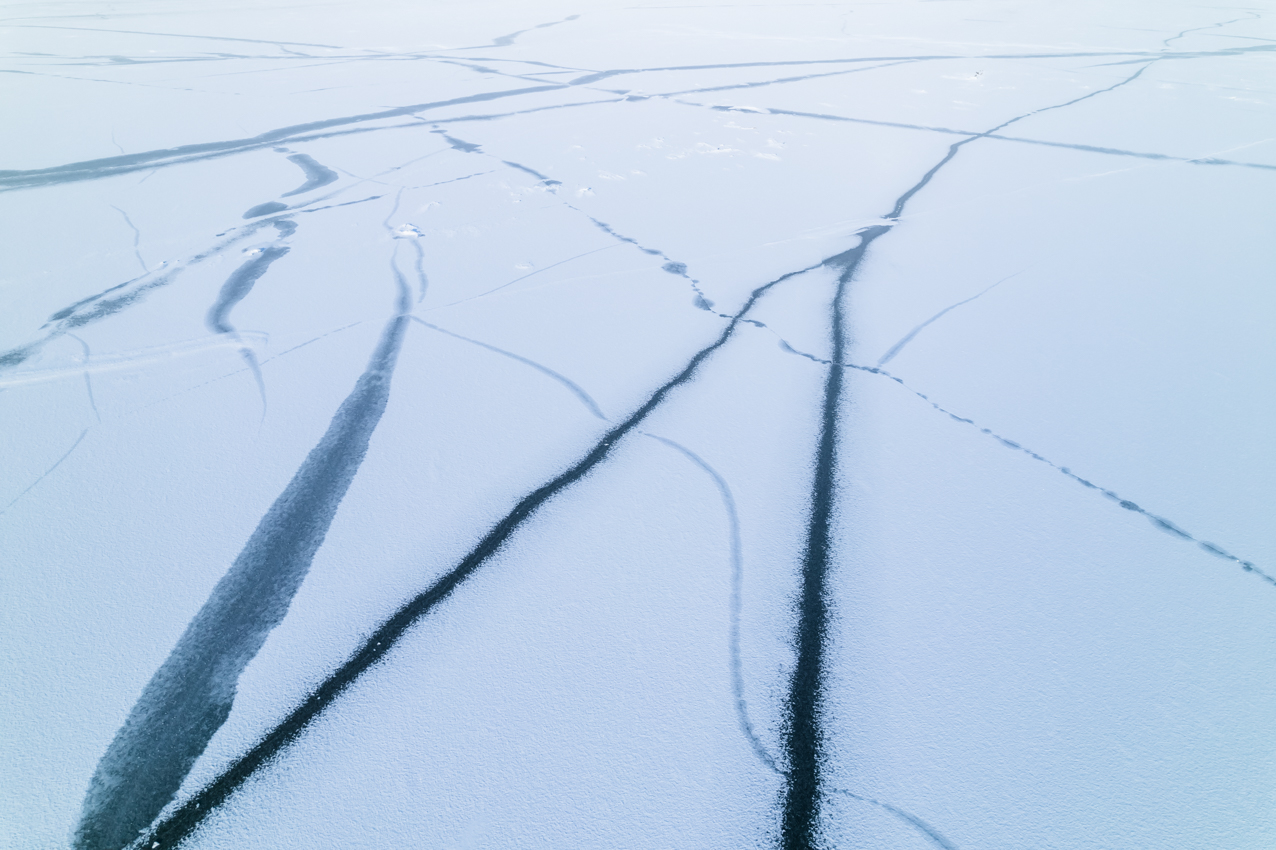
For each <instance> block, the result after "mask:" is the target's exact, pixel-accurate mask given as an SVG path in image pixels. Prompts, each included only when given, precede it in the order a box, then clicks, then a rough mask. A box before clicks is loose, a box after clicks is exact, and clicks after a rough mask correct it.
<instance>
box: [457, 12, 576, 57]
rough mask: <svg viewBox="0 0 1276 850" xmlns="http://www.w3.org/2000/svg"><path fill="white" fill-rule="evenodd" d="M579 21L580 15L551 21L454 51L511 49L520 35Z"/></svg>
mask: <svg viewBox="0 0 1276 850" xmlns="http://www.w3.org/2000/svg"><path fill="white" fill-rule="evenodd" d="M579 19H580V15H568V16H567V17H565V18H563V19H562V20H561V21H549V22H548V23H544V24H537V25H536V26H534V27H528V28H527V29H525V30H519V31H518V32H512V33H510V34H509V35H502V36H498V37H497V38H495V39H493V40H492V42H491V43H490V44H479V45H476V46H474V47H456V48H453V49H454V50H483V49H484V48H488V47H509V46H510V45H512V44H513V43H514V42H515V41H516V40H517V39H518V37H519V36H520V35H525V34H527V33H529V32H533V31H535V30H543V29H548V28H549V27H556V26H558V25H559V24H565V23H568V22H570V21H575V20H579Z"/></svg>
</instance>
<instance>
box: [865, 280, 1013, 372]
mask: <svg viewBox="0 0 1276 850" xmlns="http://www.w3.org/2000/svg"><path fill="white" fill-rule="evenodd" d="M1021 274H1023V271H1022V270H1021V271H1017V272H1015V273H1014V274H1012V275H1007V276H1006V277H1003V278H1002V279H1001V280H999V281H997V282H996V283H994V284H993V285H992V286H989V287H987V288H985V289H983V290H981V291H980V292H977V293H975V294H974V295H972V296H970V297H969V298H967V299H965V300H963V301H958V302H957V303H956V304H950V305H948V306H947V307H945V308H944V309H942V310H940V311H939V312H938V313H936V314H935V315H933V316H931V317H930V318H929V319H927V320H926V321H924V322H922V323H921V324H920V325H918V326H917V327H915V328H913V329H912V330H911V331H909V332H908V333H906V334H904V336H903V337H902V338H901V339H900V341H899V342H897V343H895V344H894V345H892V346H891V347H890V348H889V349H888V350H887V352H886V353H885V354H883V355H882V358H881V359H880V360H878V361H877V365H878V366H885V365H886V364H887V363H889V362H891V360H893V359H895V355H897V354H899V353H900V352H901V351H903V349H904V346H906V345H908V344H909V343H910V342H912V341H913V338H914V337H916V336H917V335H918V334H919V333H921V332H922V331H924V330H926V328H928V327H930V326H931V325H932V324H934V323H935V322H936V321H938V320H939V319H942V318H943V317H944V316H946V315H948V313H950V312H952V311H953V310H956V309H957V308H958V307H961V306H963V305H965V304H969V303H970V302H971V301H974V300H976V299H978V298H982V297H983V296H984V295H986V294H987V293H989V292H991V291H992V290H994V289H996V288H997V287H998V286H1001V285H1002V284H1003V283H1005V282H1006V281H1008V280H1010V279H1011V278H1012V277H1016V276H1018V275H1021Z"/></svg>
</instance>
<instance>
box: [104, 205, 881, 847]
mask: <svg viewBox="0 0 1276 850" xmlns="http://www.w3.org/2000/svg"><path fill="white" fill-rule="evenodd" d="M881 229H882V230H883V231H884V230H885V229H886V228H881ZM822 265H824V263H820V264H816V265H814V266H810V267H808V268H805V269H801V270H799V271H794V272H790V273H788V274H785V275H783V276H781V277H779V278H777V279H775V280H773V281H771V282H770V283H767V284H765V285H763V286H761V287H759V288H757V289H755V290H754V291H753V292H752V293H751V294H750V296H749V298H748V300H747V301H746V302H745V303H744V306H742V307H741V308H740V310H739V311H738V312H737V313H736V314H735V316H734V317H733V318H732V319H731V321H730V322H729V323H728V325H727V327H726V328H725V329H724V330H723V331H722V333H721V334H720V335H719V336H718V338H717V339H716V340H715V341H714V342H712V343H711V344H710V345H708V346H706V347H705V348H702V349H700V351H698V352H697V353H696V354H695V355H694V356H693V357H692V358H691V359H690V360H689V361H688V362H687V364H686V366H684V367H683V369H682V370H681V371H679V372H678V373H677V374H676V375H675V376H674V377H673V378H671V379H669V380H668V381H667V382H665V383H664V384H663V385H661V386H660V387H659V388H658V389H657V390H656V391H655V392H653V393H652V394H651V395H650V396H649V397H648V398H647V400H646V401H645V402H644V403H643V404H642V405H641V406H640V407H639V408H638V409H637V410H636V411H634V413H632V414H631V415H630V416H629V417H628V418H627V419H625V420H624V421H623V422H621V423H620V424H618V425H616V426H615V427H613V428H612V429H611V430H609V431H607V432H606V433H605V434H604V435H603V437H602V438H601V439H600V440H599V441H598V442H597V443H595V444H594V446H593V447H592V448H591V449H590V450H589V451H588V452H587V453H586V454H585V455H584V457H582V458H581V459H580V460H579V461H577V462H576V463H575V464H574V465H572V466H571V467H569V468H568V469H567V470H566V471H564V472H562V473H560V474H559V475H558V476H556V477H555V478H553V479H551V480H550V481H548V482H546V483H545V484H543V485H541V486H540V487H538V488H536V489H535V490H533V491H532V492H531V493H529V494H528V495H526V496H524V497H523V498H522V499H521V500H520V501H519V502H518V503H517V504H516V505H515V506H514V508H513V510H511V511H510V512H509V513H508V514H506V516H505V517H504V518H502V519H501V520H500V521H499V522H497V523H496V525H495V526H493V527H492V529H491V530H489V531H488V532H487V534H486V535H484V536H483V537H482V538H481V539H480V540H479V542H478V543H477V544H476V545H475V547H474V548H473V549H472V550H471V551H470V553H469V554H468V555H466V556H465V557H464V558H463V559H462V560H461V561H460V563H458V564H457V565H456V566H455V567H453V568H452V569H451V570H450V571H449V572H447V573H446V574H444V575H443V577H441V578H440V579H439V580H438V581H436V582H435V583H434V584H433V585H432V586H430V587H429V588H428V589H426V590H424V591H423V592H421V593H420V594H418V595H417V596H415V597H413V598H412V599H410V600H408V602H406V603H405V604H404V605H403V606H402V607H400V608H399V610H398V611H396V612H395V613H394V614H393V615H392V616H391V617H390V618H389V619H388V620H386V621H385V622H384V623H382V624H381V625H380V626H379V627H378V628H377V629H376V630H375V631H374V632H373V633H372V634H371V635H370V636H369V637H368V638H366V639H365V640H364V642H363V643H362V644H361V645H360V647H359V648H358V649H357V650H356V651H355V653H354V654H353V655H352V656H351V657H350V658H349V659H347V660H346V661H345V662H344V663H343V664H342V665H341V666H340V667H338V668H337V669H336V670H335V671H334V672H333V673H331V674H330V675H329V676H328V677H327V678H326V679H325V680H324V681H323V682H322V683H320V684H319V686H318V687H316V688H315V689H314V690H313V691H311V693H310V694H309V696H307V697H306V699H305V700H304V701H303V702H302V703H301V704H300V705H298V706H297V707H296V708H294V709H293V710H292V712H290V713H289V714H288V716H287V717H286V718H284V720H283V721H282V722H281V723H279V725H277V726H276V727H275V728H274V729H272V730H271V731H270V732H268V733H267V734H266V735H265V736H264V737H263V738H262V739H261V740H260V741H258V742H257V744H256V745H254V746H253V747H252V749H250V750H249V751H248V752H247V753H245V754H244V755H243V756H241V757H240V758H239V759H238V760H237V761H235V762H234V763H233V764H231V765H230V767H228V768H227V769H226V770H225V771H224V772H223V773H222V774H221V775H219V776H218V777H217V778H216V779H215V780H213V781H212V782H211V783H210V784H208V785H207V786H205V787H204V788H203V789H202V790H201V791H199V792H198V793H197V794H195V795H194V796H192V797H191V798H190V799H188V800H187V801H186V802H185V803H183V804H182V805H181V806H180V807H178V808H177V809H176V810H175V811H173V812H172V814H170V815H169V816H168V817H166V818H165V819H164V820H162V821H160V822H159V823H158V824H156V825H155V827H154V828H153V829H152V830H150V831H149V832H148V833H147V841H146V843H147V844H148V845H150V844H153V843H154V842H158V843H159V846H160V847H172V846H174V845H176V844H177V843H179V842H181V841H183V840H184V839H186V838H187V837H188V836H189V835H190V834H191V833H193V832H194V831H195V829H197V828H198V827H199V825H200V823H202V822H203V820H204V818H205V817H207V816H208V814H209V813H210V812H212V811H213V810H215V809H216V808H217V807H219V806H221V805H222V804H223V803H225V802H226V800H227V799H229V798H230V796H231V795H232V794H234V793H235V791H236V789H238V788H239V787H240V786H241V785H242V784H243V783H244V782H245V781H246V780H247V779H248V778H249V777H251V776H252V775H253V774H254V773H256V772H257V771H258V770H259V769H260V768H262V767H263V766H265V765H267V764H269V763H270V762H271V761H272V760H273V759H275V758H276V757H277V756H278V755H279V754H280V753H281V752H282V751H283V750H284V749H286V748H287V747H288V746H289V745H291V744H292V743H293V742H294V741H295V740H296V739H297V738H298V737H299V736H300V735H301V733H302V732H303V731H304V730H305V729H306V727H307V726H309V725H310V723H311V722H312V721H313V720H314V719H315V718H316V717H318V716H319V715H320V714H321V713H322V712H323V711H324V710H325V709H326V708H327V707H328V706H329V705H331V704H332V703H333V702H334V701H335V700H336V699H337V698H338V697H340V696H341V694H342V693H343V692H344V691H345V690H346V689H347V688H348V687H350V686H351V685H352V684H353V683H354V682H355V681H356V680H357V679H358V678H359V677H360V676H362V675H363V673H365V672H366V671H367V670H368V669H369V668H371V667H372V666H373V665H375V664H377V663H379V662H380V661H382V660H383V659H384V658H385V656H386V654H387V653H388V652H389V651H390V649H391V648H392V647H393V646H394V645H395V644H397V643H398V642H399V640H401V639H402V638H403V636H404V635H405V634H406V633H407V631H408V630H409V629H410V628H411V627H412V626H413V624H415V623H416V622H417V621H418V620H420V619H421V618H422V617H424V616H426V615H427V614H428V613H429V612H430V611H431V610H432V609H433V608H434V607H435V606H436V605H438V604H439V603H440V602H442V601H443V600H444V599H446V598H448V596H450V595H451V593H452V591H454V590H455V589H456V588H457V587H458V586H459V585H460V584H461V583H462V582H464V581H465V580H466V579H467V578H469V577H470V576H471V575H473V574H474V573H475V571H477V570H478V569H479V568H480V567H481V566H482V565H483V564H484V563H485V562H486V561H487V560H488V559H489V558H491V556H492V555H494V554H495V553H496V552H497V551H498V550H499V549H500V548H501V547H502V546H503V545H504V544H505V543H506V541H507V540H508V539H509V538H510V537H511V536H512V535H513V534H514V532H515V531H517V530H518V528H519V527H520V526H521V525H522V524H523V523H524V522H526V521H527V520H528V519H529V518H530V517H531V516H532V515H533V514H534V513H535V512H536V511H537V510H538V509H539V508H540V507H541V506H543V505H544V504H545V503H546V502H548V501H549V500H550V499H552V498H553V497H555V496H556V495H558V494H559V493H561V492H562V491H564V490H566V489H567V488H569V487H570V486H571V485H573V484H575V483H576V482H577V481H579V480H581V479H582V478H584V477H585V476H586V475H587V474H589V473H590V472H591V471H592V470H593V469H594V468H595V467H597V466H598V465H599V464H601V463H602V462H603V461H604V460H605V459H606V458H607V457H608V456H609V455H610V454H611V452H612V449H614V448H615V445H616V443H617V442H619V441H620V440H621V439H622V438H624V437H625V436H626V435H628V434H629V433H630V432H631V431H633V430H634V429H635V428H637V426H638V425H639V424H640V423H641V422H642V421H643V420H644V419H646V418H647V416H649V415H650V414H651V413H652V411H654V410H655V409H656V408H658V407H659V406H660V405H661V404H663V403H664V401H665V400H666V398H667V397H668V396H669V395H670V394H671V393H672V392H673V391H674V390H675V389H677V388H678V387H680V386H682V385H684V384H687V383H689V382H690V381H691V380H692V379H693V378H694V377H695V375H696V373H697V372H698V371H699V369H700V366H701V365H702V364H703V363H704V362H705V361H706V360H708V359H709V358H710V357H711V356H712V355H713V354H714V352H716V351H717V350H718V349H720V348H721V347H722V346H724V345H725V344H726V343H727V341H728V340H729V339H731V337H732V336H733V335H734V333H735V331H736V329H737V328H738V327H739V325H740V323H741V321H742V320H743V319H744V316H745V315H746V314H747V313H748V312H749V311H750V310H752V309H753V307H754V305H755V304H756V303H757V302H758V300H759V299H760V298H762V296H763V295H765V294H766V293H767V292H768V291H769V290H770V289H771V288H772V287H775V286H777V285H779V284H780V283H783V282H784V281H786V280H789V279H791V278H794V277H797V276H798V275H801V274H804V273H806V272H809V271H812V270H814V269H817V268H820V266H822ZM118 846H119V845H117V847H118ZM113 850H114V848H113Z"/></svg>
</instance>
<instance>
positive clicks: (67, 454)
mask: <svg viewBox="0 0 1276 850" xmlns="http://www.w3.org/2000/svg"><path fill="white" fill-rule="evenodd" d="M88 435H89V429H88V428H85V429H84V430H83V431H81V432H80V436H78V437H76V438H75V442H74V443H72V444H71V448H69V449H67V450H66V452H65V453H64V454H63V455H62V457H60V458H58V459H57V460H55V461H54V462H53V465H52V466H50V467H49V468H48V469H46V470H45V471H44V472H42V473H41V474H40V477H39V478H37V479H36V480H34V481H32V482H31V483H30V484H28V485H27V488H26V489H25V490H23V491H22V492H21V493H19V494H18V495H16V496H14V497H13V499H12V500H11V501H10V502H9V504H7V505H5V506H4V507H3V508H0V516H3V515H4V514H5V513H6V512H7V511H8V510H9V508H11V507H13V506H14V505H16V504H17V503H18V502H20V501H22V497H23V496H25V495H26V494H27V493H30V492H31V491H32V490H34V489H35V488H36V485H37V484H39V483H40V482H41V481H43V480H44V479H46V478H48V477H49V476H50V475H51V474H52V473H53V471H54V470H55V469H57V468H58V467H59V466H61V465H62V461H64V460H66V459H67V458H69V457H70V456H71V453H72V452H74V451H75V450H76V449H78V448H79V447H80V443H82V442H84V438H85V437H87V436H88Z"/></svg>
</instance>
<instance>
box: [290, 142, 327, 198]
mask: <svg viewBox="0 0 1276 850" xmlns="http://www.w3.org/2000/svg"><path fill="white" fill-rule="evenodd" d="M288 161H289V162H291V163H293V164H294V165H296V166H297V167H298V168H300V169H301V170H302V171H303V172H305V175H306V182H305V183H302V184H301V185H300V186H298V187H297V188H296V189H293V190H292V191H291V192H284V193H283V194H282V195H280V196H279V197H281V198H288V197H291V196H293V195H300V194H302V193H303V192H309V191H311V190H312V189H319V188H321V187H323V186H327V185H328V184H329V183H335V182H336V180H337V172H335V171H333V170H332V169H331V168H329V167H328V166H326V165H321V164H319V163H318V162H316V161H315V160H314V158H313V157H310V156H307V155H306V154H304V153H295V154H293V155H292V156H290V157H288Z"/></svg>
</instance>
